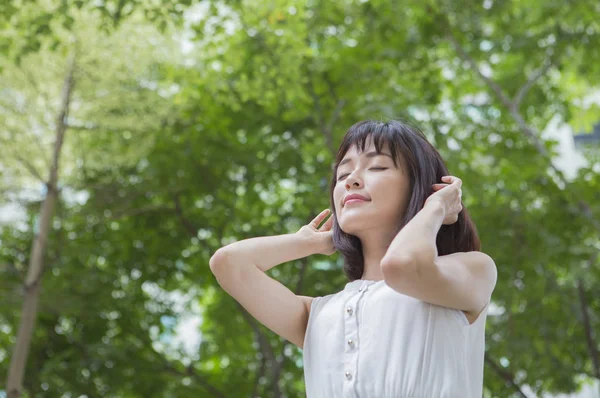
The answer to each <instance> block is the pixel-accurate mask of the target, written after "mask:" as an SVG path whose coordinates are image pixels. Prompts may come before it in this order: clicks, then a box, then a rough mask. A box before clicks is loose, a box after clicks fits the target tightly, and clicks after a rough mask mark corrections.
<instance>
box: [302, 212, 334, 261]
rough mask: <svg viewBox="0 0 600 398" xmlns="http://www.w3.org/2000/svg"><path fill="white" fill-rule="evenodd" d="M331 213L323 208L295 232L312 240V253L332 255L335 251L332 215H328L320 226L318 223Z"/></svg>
mask: <svg viewBox="0 0 600 398" xmlns="http://www.w3.org/2000/svg"><path fill="white" fill-rule="evenodd" d="M329 213H331V212H330V210H329V209H325V210H323V211H322V212H321V213H319V215H318V216H316V217H315V218H314V219H313V220H312V221H311V222H310V223H309V224H307V225H304V226H303V227H302V228H300V229H299V230H298V232H296V233H297V234H298V235H299V236H302V237H304V238H306V239H308V240H309V241H312V242H314V245H315V246H314V247H315V250H314V254H325V255H328V256H329V255H332V254H333V253H335V252H336V249H335V246H334V245H333V231H331V228H332V227H333V215H331V216H330V217H329V219H328V220H327V221H325V223H324V224H323V225H321V228H318V227H319V224H320V223H321V222H322V221H323V220H324V219H325V218H326V217H327V215H328V214H329Z"/></svg>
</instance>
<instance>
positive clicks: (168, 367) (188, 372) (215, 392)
mask: <svg viewBox="0 0 600 398" xmlns="http://www.w3.org/2000/svg"><path fill="white" fill-rule="evenodd" d="M165 362H166V360H165ZM164 370H165V371H167V372H169V373H171V374H175V375H178V376H184V377H191V378H192V379H194V380H196V382H197V383H198V384H200V385H201V386H202V387H204V389H205V390H206V391H208V392H209V393H210V394H211V395H212V396H213V397H218V398H227V397H226V395H225V394H224V393H222V392H221V391H219V389H217V388H216V387H215V386H213V385H212V384H210V383H209V382H207V381H206V380H205V379H204V377H202V376H201V375H199V374H198V373H197V372H196V370H195V369H194V367H193V366H192V365H190V366H187V367H186V368H185V372H182V371H181V370H179V369H177V368H175V367H174V366H173V365H172V364H171V363H169V362H166V363H165V365H164Z"/></svg>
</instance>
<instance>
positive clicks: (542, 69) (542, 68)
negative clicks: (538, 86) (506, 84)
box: [513, 57, 552, 108]
mask: <svg viewBox="0 0 600 398" xmlns="http://www.w3.org/2000/svg"><path fill="white" fill-rule="evenodd" d="M551 66H552V60H551V58H550V57H548V58H546V59H544V62H543V63H542V65H541V66H540V67H539V68H538V69H537V70H536V71H535V72H533V74H532V75H531V76H530V77H529V79H527V81H526V82H525V84H524V85H523V86H522V87H521V88H520V89H519V91H518V92H517V94H516V95H515V98H514V99H513V103H514V106H515V108H519V106H520V105H521V102H523V98H525V95H527V93H528V92H529V90H530V89H531V87H533V85H534V84H535V83H536V82H537V81H538V79H539V78H541V77H542V76H544V75H545V74H546V72H548V69H550V67H551Z"/></svg>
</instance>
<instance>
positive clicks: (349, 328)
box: [343, 281, 368, 398]
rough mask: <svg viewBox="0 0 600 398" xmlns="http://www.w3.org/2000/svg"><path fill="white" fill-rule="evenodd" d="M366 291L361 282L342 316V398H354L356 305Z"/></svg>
mask: <svg viewBox="0 0 600 398" xmlns="http://www.w3.org/2000/svg"><path fill="white" fill-rule="evenodd" d="M367 290H368V282H367V281H363V282H362V284H361V286H360V288H359V289H358V293H357V294H355V295H354V296H353V297H352V298H351V299H350V300H348V302H347V303H346V306H345V307H346V311H345V314H344V318H345V322H344V337H345V339H346V341H345V342H344V378H345V380H344V388H343V390H344V397H352V398H354V397H356V398H358V395H357V393H356V372H357V370H358V349H359V339H358V326H359V324H358V321H359V320H358V312H357V308H358V304H359V302H360V300H361V298H362V297H363V296H364V294H365V293H366V291H367Z"/></svg>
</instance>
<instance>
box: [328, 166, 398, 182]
mask: <svg viewBox="0 0 600 398" xmlns="http://www.w3.org/2000/svg"><path fill="white" fill-rule="evenodd" d="M387 169H388V168H387V167H371V168H370V169H369V170H387ZM348 175H349V173H346V174H342V175H341V176H339V177H338V179H337V180H338V181H341V180H342V179H343V178H344V177H346V176H348Z"/></svg>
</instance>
